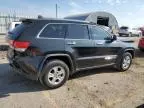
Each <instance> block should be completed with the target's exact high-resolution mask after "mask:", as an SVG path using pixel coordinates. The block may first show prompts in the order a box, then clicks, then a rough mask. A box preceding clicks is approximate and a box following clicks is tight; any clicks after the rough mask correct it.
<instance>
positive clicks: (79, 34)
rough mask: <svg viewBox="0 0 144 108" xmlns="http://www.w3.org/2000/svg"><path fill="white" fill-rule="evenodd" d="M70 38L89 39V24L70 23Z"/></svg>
mask: <svg viewBox="0 0 144 108" xmlns="http://www.w3.org/2000/svg"><path fill="white" fill-rule="evenodd" d="M67 38H69V39H89V32H88V26H87V25H79V24H69V25H68V36H67Z"/></svg>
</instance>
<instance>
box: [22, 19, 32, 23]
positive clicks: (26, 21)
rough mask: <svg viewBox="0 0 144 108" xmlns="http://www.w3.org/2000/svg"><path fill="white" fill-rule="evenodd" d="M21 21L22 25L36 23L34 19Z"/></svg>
mask: <svg viewBox="0 0 144 108" xmlns="http://www.w3.org/2000/svg"><path fill="white" fill-rule="evenodd" d="M20 21H21V22H22V23H32V22H34V19H20Z"/></svg>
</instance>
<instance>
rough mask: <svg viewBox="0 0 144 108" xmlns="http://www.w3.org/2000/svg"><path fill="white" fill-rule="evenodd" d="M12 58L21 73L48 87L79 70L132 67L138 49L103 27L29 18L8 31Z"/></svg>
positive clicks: (55, 86)
mask: <svg viewBox="0 0 144 108" xmlns="http://www.w3.org/2000/svg"><path fill="white" fill-rule="evenodd" d="M7 38H8V40H9V46H10V47H9V50H8V53H7V55H8V60H9V62H10V66H11V67H12V68H14V69H15V70H18V71H17V72H19V73H20V74H23V75H25V76H27V77H28V78H30V79H33V80H39V81H40V82H41V83H42V84H44V85H45V86H46V87H48V88H57V87H60V86H62V85H63V84H64V83H65V82H66V81H67V79H68V78H69V76H70V75H72V74H74V73H75V72H77V71H81V70H87V69H93V68H100V67H106V66H112V67H115V68H116V69H117V70H119V71H126V70H128V69H129V67H130V66H131V63H132V59H133V58H134V55H135V54H134V53H135V49H134V47H133V46H131V45H130V44H126V43H123V42H121V41H119V40H117V38H116V37H115V36H113V35H111V34H110V33H108V32H107V31H105V30H104V29H103V28H102V27H100V26H97V25H95V24H91V23H89V22H84V21H74V20H67V19H25V20H23V22H22V24H21V25H19V26H17V27H16V28H15V29H14V30H12V31H11V32H9V33H8V36H7Z"/></svg>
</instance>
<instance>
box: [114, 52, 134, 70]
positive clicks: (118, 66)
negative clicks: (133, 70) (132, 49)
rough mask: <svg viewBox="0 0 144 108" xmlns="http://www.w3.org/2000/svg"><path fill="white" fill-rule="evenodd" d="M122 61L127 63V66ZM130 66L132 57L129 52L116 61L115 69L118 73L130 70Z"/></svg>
mask: <svg viewBox="0 0 144 108" xmlns="http://www.w3.org/2000/svg"><path fill="white" fill-rule="evenodd" d="M124 60H125V61H127V65H126V62H125V64H124ZM131 64H132V55H131V54H130V53H129V52H125V53H124V54H123V55H122V57H121V59H120V60H118V61H117V63H116V69H117V70H118V71H121V72H124V71H127V70H128V69H129V68H130V66H131Z"/></svg>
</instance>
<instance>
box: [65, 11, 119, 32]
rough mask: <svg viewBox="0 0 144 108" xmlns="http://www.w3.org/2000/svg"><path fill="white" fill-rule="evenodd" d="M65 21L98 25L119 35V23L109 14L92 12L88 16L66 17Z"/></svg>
mask: <svg viewBox="0 0 144 108" xmlns="http://www.w3.org/2000/svg"><path fill="white" fill-rule="evenodd" d="M65 19H74V20H83V21H89V22H92V23H96V24H98V25H103V26H107V27H109V28H110V29H111V30H112V32H113V33H114V34H117V33H118V30H119V26H118V21H117V19H116V17H115V16H114V15H112V14H111V13H108V12H103V11H101V12H91V13H86V14H78V15H72V16H68V17H65Z"/></svg>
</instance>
